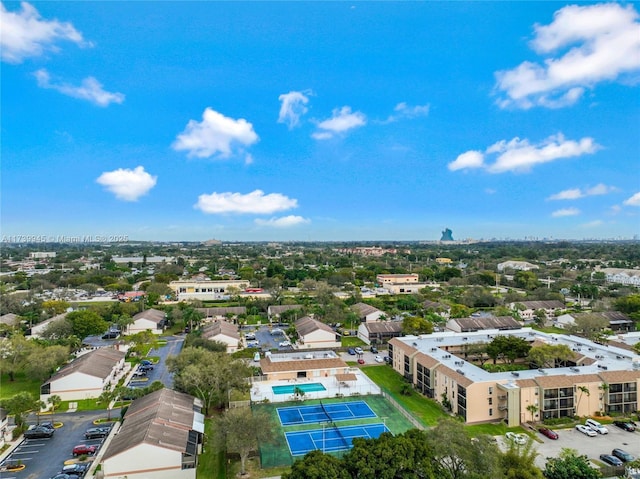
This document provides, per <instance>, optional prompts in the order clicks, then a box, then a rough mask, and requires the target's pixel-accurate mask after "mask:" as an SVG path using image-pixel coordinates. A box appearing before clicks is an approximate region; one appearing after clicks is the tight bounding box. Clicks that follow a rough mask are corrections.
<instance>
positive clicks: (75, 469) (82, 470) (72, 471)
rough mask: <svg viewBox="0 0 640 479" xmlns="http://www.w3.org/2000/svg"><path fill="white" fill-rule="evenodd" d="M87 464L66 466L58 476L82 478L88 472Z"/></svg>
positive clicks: (80, 463)
mask: <svg viewBox="0 0 640 479" xmlns="http://www.w3.org/2000/svg"><path fill="white" fill-rule="evenodd" d="M90 465H91V463H89V462H76V463H75V464H68V465H66V466H64V467H63V468H62V471H60V474H67V475H69V476H72V477H74V478H79V477H84V475H85V474H86V473H87V471H88V470H89V466H90Z"/></svg>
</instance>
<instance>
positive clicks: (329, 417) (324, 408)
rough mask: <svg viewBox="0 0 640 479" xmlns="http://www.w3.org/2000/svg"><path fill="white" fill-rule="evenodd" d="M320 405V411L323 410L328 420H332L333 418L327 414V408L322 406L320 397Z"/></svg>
mask: <svg viewBox="0 0 640 479" xmlns="http://www.w3.org/2000/svg"><path fill="white" fill-rule="evenodd" d="M320 407H321V408H322V411H323V412H324V414H325V416H327V419H329V420H330V421H333V419H332V418H331V416H330V415H329V411H327V408H326V407H324V404H322V399H320Z"/></svg>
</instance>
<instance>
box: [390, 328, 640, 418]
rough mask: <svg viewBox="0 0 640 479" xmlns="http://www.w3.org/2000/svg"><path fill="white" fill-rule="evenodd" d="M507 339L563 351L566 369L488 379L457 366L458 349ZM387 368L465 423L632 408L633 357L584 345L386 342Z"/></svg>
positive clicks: (564, 340)
mask: <svg viewBox="0 0 640 479" xmlns="http://www.w3.org/2000/svg"><path fill="white" fill-rule="evenodd" d="M497 335H513V336H517V337H521V338H524V339H526V340H527V341H529V342H531V343H534V342H535V343H536V344H538V345H539V344H566V345H568V346H569V347H570V348H571V349H572V350H573V351H574V353H575V356H574V361H572V362H571V363H570V364H569V365H568V366H567V367H559V368H545V369H534V370H525V371H517V372H515V371H514V372H502V373H490V372H488V371H485V370H484V369H482V368H480V367H478V366H476V365H474V364H472V363H471V362H469V361H467V360H465V354H464V351H465V346H466V345H469V344H474V343H481V342H484V343H487V342H490V341H491V340H492V339H493V337H495V336H497ZM389 356H390V357H391V358H392V364H393V368H394V369H395V370H396V371H397V372H398V373H400V374H402V375H403V376H404V377H406V378H407V379H408V380H410V381H411V382H412V384H413V385H414V387H415V388H416V389H417V390H418V391H419V392H421V393H422V394H424V395H425V396H427V397H430V398H432V399H434V400H436V401H438V402H440V403H441V404H443V405H444V406H445V407H447V408H448V409H450V410H451V411H452V412H453V413H455V414H457V415H459V416H461V417H462V418H464V420H465V422H466V423H468V424H473V423H483V422H495V421H505V422H506V423H507V424H508V426H510V427H513V426H517V425H519V424H520V423H523V422H526V421H532V420H534V421H538V420H542V419H548V418H555V417H565V416H574V415H577V416H591V415H594V414H595V413H596V412H598V411H600V412H603V413H630V412H633V411H636V410H637V409H638V386H639V385H640V358H638V357H637V356H634V355H633V353H631V352H630V351H628V350H626V349H622V348H618V347H615V346H602V345H599V344H596V343H593V342H591V341H588V340H586V339H584V338H580V337H576V336H565V335H559V334H546V333H542V332H539V331H535V330H532V329H530V328H524V329H522V330H518V331H499V330H490V331H486V330H485V331H478V332H472V333H450V332H443V333H434V334H431V335H421V336H405V337H401V338H394V339H392V340H390V341H389Z"/></svg>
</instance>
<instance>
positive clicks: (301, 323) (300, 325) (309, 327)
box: [295, 316, 335, 337]
mask: <svg viewBox="0 0 640 479" xmlns="http://www.w3.org/2000/svg"><path fill="white" fill-rule="evenodd" d="M295 326H296V331H297V332H298V335H299V336H302V337H304V336H306V335H307V334H309V333H313V332H314V331H318V330H322V331H328V332H330V333H331V334H335V332H334V331H333V329H331V327H330V326H328V325H326V324H324V323H322V322H320V321H317V320H315V319H313V318H310V317H309V316H304V317H302V318H300V319H299V320H297V321H296V322H295Z"/></svg>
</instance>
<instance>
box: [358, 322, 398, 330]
mask: <svg viewBox="0 0 640 479" xmlns="http://www.w3.org/2000/svg"><path fill="white" fill-rule="evenodd" d="M364 327H365V328H367V331H369V332H370V333H399V332H400V331H402V323H400V322H398V321H376V322H375V323H364Z"/></svg>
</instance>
